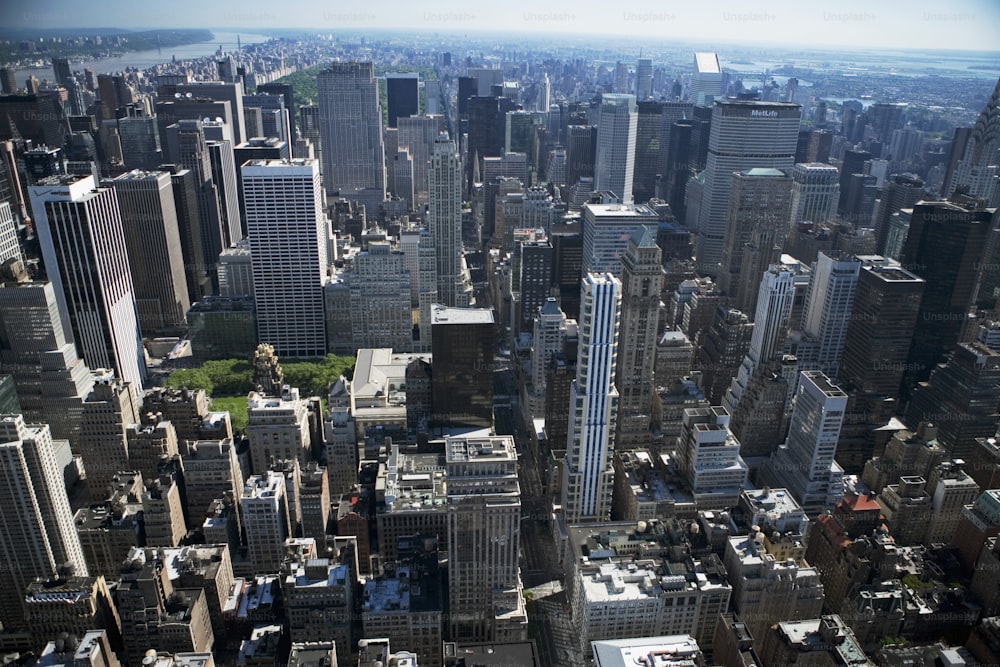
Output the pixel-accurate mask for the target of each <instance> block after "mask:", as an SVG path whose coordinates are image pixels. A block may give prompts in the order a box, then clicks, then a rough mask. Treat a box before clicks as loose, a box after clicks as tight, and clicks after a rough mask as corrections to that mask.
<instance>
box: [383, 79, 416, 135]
mask: <svg viewBox="0 0 1000 667" xmlns="http://www.w3.org/2000/svg"><path fill="white" fill-rule="evenodd" d="M418 84H419V79H418V78H417V73H416V72H407V73H405V74H386V76H385V92H386V106H387V107H388V112H389V125H388V126H389V127H396V119H397V118H408V117H410V116H414V115H416V114H418V113H420V90H419V89H418Z"/></svg>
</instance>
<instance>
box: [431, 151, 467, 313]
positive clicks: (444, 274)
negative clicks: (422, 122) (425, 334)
mask: <svg viewBox="0 0 1000 667" xmlns="http://www.w3.org/2000/svg"><path fill="white" fill-rule="evenodd" d="M428 177H429V184H430V186H429V190H428V192H429V196H428V199H429V201H428V203H429V207H428V211H427V228H428V229H429V230H430V232H431V236H432V237H434V246H435V250H436V253H437V280H438V290H437V293H438V301H439V303H442V304H444V305H446V306H458V305H460V304H461V298H462V297H461V296H460V295H462V294H463V293H464V289H463V280H462V162H461V160H459V158H458V152H457V150H456V149H455V142H454V141H451V140H450V139H448V137H447V135H442V136H441V137H439V138H438V140H437V141H435V142H434V154H433V155H432V156H431V167H430V170H429V172H428ZM462 305H468V302H465V303H464V304H462Z"/></svg>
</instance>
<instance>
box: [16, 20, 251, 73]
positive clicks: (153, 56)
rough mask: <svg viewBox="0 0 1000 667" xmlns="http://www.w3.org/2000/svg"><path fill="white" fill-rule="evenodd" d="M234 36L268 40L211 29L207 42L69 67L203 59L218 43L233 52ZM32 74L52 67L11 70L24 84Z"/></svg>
mask: <svg viewBox="0 0 1000 667" xmlns="http://www.w3.org/2000/svg"><path fill="white" fill-rule="evenodd" d="M237 35H238V36H239V41H240V44H242V45H243V46H247V45H249V44H260V43H261V42H266V41H267V40H269V39H271V38H270V37H269V36H267V35H260V34H254V33H242V32H241V33H236V32H224V31H221V30H218V31H213V38H212V40H211V41H208V42H198V43H197V44H185V45H183V46H174V47H169V48H163V49H151V50H148V51H135V52H132V53H125V54H122V55H120V56H115V57H114V58H101V59H99V60H84V61H81V62H74V63H72V68H73V70H74V71H83V70H84V69H86V68H88V67H89V68H91V69H93V70H94V72H95V73H96V74H108V73H114V72H122V71H124V70H126V69H129V68H138V69H146V68H147V67H153V66H154V65H159V64H160V63H168V62H170V61H171V60H174V59H176V60H193V59H195V58H204V57H206V56H211V55H213V54H215V53H216V51H217V50H218V49H219V48H220V46H221V48H222V49H223V50H224V51H235V50H236V38H237ZM31 75H34V76H36V77H38V80H39V81H42V80H44V79H50V80H51V79H52V76H53V73H52V66H51V65H46V66H44V67H29V68H24V69H17V70H15V71H14V76H15V77H16V78H17V82H18V83H19V84H21V83H23V82H24V81H25V80H26V79H27V78H28V77H29V76H31Z"/></svg>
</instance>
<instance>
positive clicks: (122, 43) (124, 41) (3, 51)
mask: <svg viewBox="0 0 1000 667" xmlns="http://www.w3.org/2000/svg"><path fill="white" fill-rule="evenodd" d="M113 30H114V29H110V28H109V29H108V31H107V32H105V33H103V34H81V35H78V36H76V35H74V36H67V35H63V34H61V33H62V31H59V32H58V33H55V36H56V37H58V38H60V39H63V40H72V39H81V38H84V39H87V40H90V41H88V42H86V43H84V44H65V43H54V45H55V48H51V49H49V48H48V47H45V48H47V50H45V51H32V52H24V51H23V50H22V48H21V47H22V45H23V44H25V43H37V44H44V41H42V40H50V39H53V37H52V35H53V33H52V32H47V33H39V34H37V35H36V36H35V37H34V38H25V39H20V40H16V43H14V44H11V45H9V46H8V45H4V46H3V47H0V65H2V66H4V67H9V68H11V69H31V68H34V67H39V66H47V65H48V64H49V63H51V61H52V58H68V59H69V61H70V62H71V63H74V62H77V63H79V62H84V61H90V60H102V59H105V58H116V57H122V56H125V55H128V54H130V53H138V52H141V51H151V50H154V49H158V48H159V49H171V48H176V47H178V46H189V45H191V44H200V43H202V42H211V41H213V40H214V39H215V33H214V32H212V31H211V30H208V29H203V28H198V29H172V30H143V31H136V32H128V31H113ZM97 38H100V40H101V43H100V44H97V43H96V39H97ZM40 63H41V65H40Z"/></svg>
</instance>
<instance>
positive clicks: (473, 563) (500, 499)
mask: <svg viewBox="0 0 1000 667" xmlns="http://www.w3.org/2000/svg"><path fill="white" fill-rule="evenodd" d="M517 456H518V455H517V450H516V449H515V448H514V439H513V438H512V437H511V436H509V435H497V436H486V437H482V438H471V437H469V438H466V437H461V438H448V439H447V440H446V441H445V461H446V466H447V478H446V479H447V480H448V492H447V493H448V495H447V501H448V531H447V534H448V584H449V586H448V595H449V597H450V600H449V603H450V604H449V611H450V612H451V613H450V619H451V639H453V640H457V641H500V640H503V639H505V638H514V637H516V636H517V635H519V634H523V635H524V636H526V633H527V615H526V614H525V611H524V601H523V596H522V593H521V581H520V575H519V568H518V550H519V545H520V523H521V490H520V485H519V484H518V480H517V465H518V464H517Z"/></svg>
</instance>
